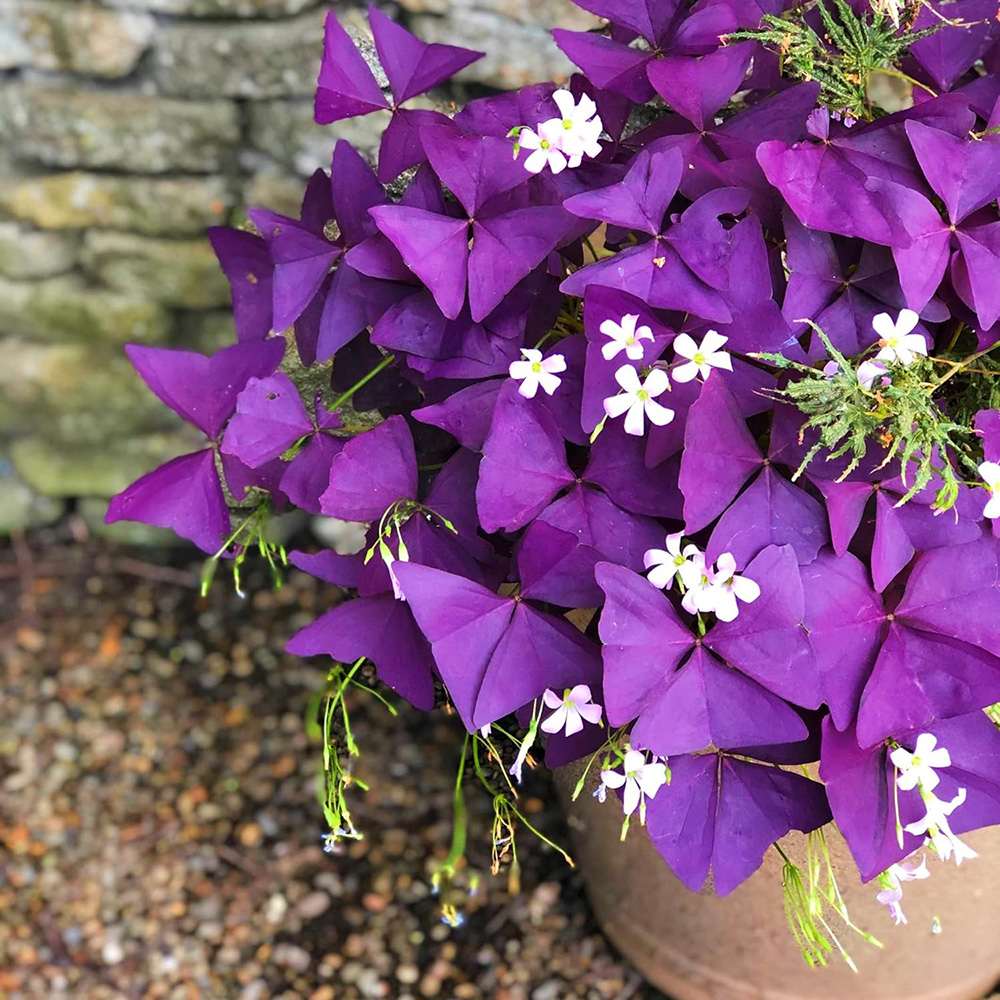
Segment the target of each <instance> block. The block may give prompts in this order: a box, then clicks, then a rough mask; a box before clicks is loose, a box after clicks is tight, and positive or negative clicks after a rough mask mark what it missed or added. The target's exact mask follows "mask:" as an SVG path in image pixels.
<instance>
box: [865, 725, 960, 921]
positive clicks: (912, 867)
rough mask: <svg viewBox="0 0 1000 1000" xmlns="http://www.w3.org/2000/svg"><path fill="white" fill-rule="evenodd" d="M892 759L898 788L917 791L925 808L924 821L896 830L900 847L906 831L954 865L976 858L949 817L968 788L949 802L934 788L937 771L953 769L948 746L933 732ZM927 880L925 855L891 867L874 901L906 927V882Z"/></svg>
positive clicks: (900, 749) (880, 879) (880, 881)
mask: <svg viewBox="0 0 1000 1000" xmlns="http://www.w3.org/2000/svg"><path fill="white" fill-rule="evenodd" d="M889 759H890V760H891V761H892V764H893V766H894V767H895V768H896V770H897V771H898V772H899V773H898V775H897V776H896V786H897V787H898V788H899V789H900V790H901V791H904V792H912V791H914V790H916V791H917V792H918V793H919V795H920V799H921V801H922V802H923V804H924V809H925V815H924V816H923V818H922V819H919V820H915V821H914V822H913V823H907V824H906V826H905V827H897V829H898V831H899V838H900V845H902V836H903V834H902V831H903V830H905V831H906V832H907V833H912V834H913V835H914V836H917V837H919V836H926V838H927V839H926V842H925V843H926V844H927V845H928V846H929V847H931V848H932V849H933V851H934V853H935V854H937V856H938V857H939V858H940V859H941V860H942V861H948V860H950V859H951V858H954V859H955V864H957V865H960V864H961V863H962V862H963V861H965V860H966V859H967V858H974V857H976V856H977V855H976V852H975V851H974V850H973V849H972V848H971V847H969V846H968V844H966V843H964V842H963V841H961V840H959V839H958V837H956V836H955V834H954V833H953V832H952V830H951V826H950V824H949V820H948V817H949V816H951V814H952V813H953V812H954V811H955V810H956V809H957V808H958V807H959V806H960V805H962V803H963V802H965V798H966V793H965V789H964V788H960V789H959V790H958V792H957V793H956V795H955V797H954V798H952V799H951V800H949V801H947V802H946V801H944V800H943V799H940V798H938V797H937V795H935V794H934V789H935V788H937V787H938V785H939V784H940V783H941V779H940V777H939V776H938V773H937V771H938V769H940V768H944V767H951V754H950V753H948V750H947V749H946V748H945V747H939V746H938V745H937V737H936V736H935V735H934V734H933V733H921V734H920V735H919V736H918V737H917V742H916V744H915V745H914V748H913V752H912V753H911V752H910V751H909V750H907V749H906V748H905V747H896V748H895V749H894V750H893V751H892V753H890V754H889ZM897 823H898V820H897ZM925 878H930V872H929V871H928V869H927V864H926V863H925V861H924V858H923V856H922V855H921V856H920V857H916V856H915V855H911V857H909V858H907V859H906V860H905V861H901V862H899V863H898V864H894V865H890V866H889V868H888V869H887V870H886V871H884V872H882V874H881V875H879V877H878V884H879V887H880V889H879V892H878V893H877V895H876V897H875V898H876V899H877V900H878V901H879V902H880V903H881V904H882V905H883V906H886V907H888V909H889V915H890V916H891V917H892V919H893V920H894V921H895V922H896V923H897V924H905V923H906V914H905V913H904V912H903V907H902V900H903V883H904V882H912V881H914V880H917V879H925Z"/></svg>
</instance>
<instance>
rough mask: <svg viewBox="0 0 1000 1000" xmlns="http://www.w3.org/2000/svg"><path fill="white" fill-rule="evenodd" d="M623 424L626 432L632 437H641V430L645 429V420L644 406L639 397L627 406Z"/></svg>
mask: <svg viewBox="0 0 1000 1000" xmlns="http://www.w3.org/2000/svg"><path fill="white" fill-rule="evenodd" d="M623 426H624V428H625V433H626V434H631V435H632V437H642V434H643V431H644V430H645V429H646V422H645V407H644V406H643V403H642V400H641V399H636V400H634V402H633V403H632V405H631V406H629V408H628V412H627V413H626V414H625V423H624V424H623Z"/></svg>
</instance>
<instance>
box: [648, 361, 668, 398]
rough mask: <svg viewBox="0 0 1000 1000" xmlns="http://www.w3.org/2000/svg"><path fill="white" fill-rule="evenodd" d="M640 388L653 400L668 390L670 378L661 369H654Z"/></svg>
mask: <svg viewBox="0 0 1000 1000" xmlns="http://www.w3.org/2000/svg"><path fill="white" fill-rule="evenodd" d="M642 387H643V389H645V390H646V392H648V393H649V394H650V396H653V397H654V398H655V397H657V396H662V395H663V394H664V393H665V392H666V391H667V390H668V389H669V388H670V376H669V375H667V373H666V372H665V371H664V370H663V369H662V368H654V369H653V370H652V371H651V372H650V373H649V374H648V375H647V376H646V381H645V382H644V383H643V385H642Z"/></svg>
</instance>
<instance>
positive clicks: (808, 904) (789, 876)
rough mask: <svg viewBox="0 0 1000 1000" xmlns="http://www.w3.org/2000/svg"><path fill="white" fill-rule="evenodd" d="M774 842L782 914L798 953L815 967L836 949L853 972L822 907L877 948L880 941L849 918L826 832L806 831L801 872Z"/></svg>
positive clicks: (843, 948)
mask: <svg viewBox="0 0 1000 1000" xmlns="http://www.w3.org/2000/svg"><path fill="white" fill-rule="evenodd" d="M774 846H775V849H776V850H777V851H778V853H779V854H780V855H781V859H782V862H783V865H782V870H781V884H782V888H783V889H784V900H785V918H786V919H787V921H788V928H789V930H790V931H791V933H792V937H794V938H795V942H796V944H797V945H798V946H799V949H800V951H801V952H802V957H803V958H804V959H805V961H806V963H807V964H808V965H809V966H810V967H811V968H815V967H816V966H824V965H826V964H827V959H828V958H829V956H830V955H832V954H833V953H834V952H836V953H837V954H839V955H840V957H841V959H843V961H844V962H845V963H846V964H847V966H848V968H850V969H851V970H852V971H853V972H857V971H858V968H857V966H856V965H855V964H854V960H853V959H852V958H851V956H850V955H849V954H848V952H847V949H846V948H845V947H844V946H843V944H841V942H840V939H839V938H838V937H837V934H836V932H835V931H834V929H833V927H832V926H831V924H830V920H828V919H827V912H826V911H827V910H832V911H833V913H835V914H836V915H837V917H839V918H840V920H841V921H842V922H843V924H844V927H845V928H846V929H847V930H849V931H851V932H852V933H854V934H857V935H858V936H859V937H861V938H862V939H863V940H864V941H866V942H867V943H868V944H870V945H872V946H873V947H875V948H881V947H882V944H881V942H880V941H878V939H877V938H875V937H873V936H872V935H871V934H869V933H868V932H867V931H864V930H862V929H861V928H860V927H858V926H857V925H856V924H855V923H854V922H853V921H852V920H851V917H850V914H849V913H848V912H847V904H846V903H845V902H844V897H843V896H842V895H841V893H840V887H839V886H838V885H837V876H836V874H835V872H834V870H833V862H832V861H831V859H830V849H829V847H828V846H827V843H826V834H825V833H824V832H823V830H814V831H813V832H812V833H810V834H809V836H808V839H807V841H806V867H805V871H804V872H803V870H802V869H801V868H799V867H798V865H796V864H795V863H794V862H793V861H792V860H791V858H789V857H788V855H787V854H786V853H785V852H784V850H782V847H781V845H780V844H775V845H774Z"/></svg>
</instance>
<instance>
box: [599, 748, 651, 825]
mask: <svg viewBox="0 0 1000 1000" xmlns="http://www.w3.org/2000/svg"><path fill="white" fill-rule="evenodd" d="M666 783H667V768H666V765H665V764H664V763H662V761H659V760H654V761H651V762H650V763H646V754H645V753H644V752H643V751H642V750H629V751H628V752H627V753H626V754H625V760H624V762H623V764H622V770H621V771H620V772H619V771H601V784H602V785H604V786H606V787H607V788H621V787H622V785H624V786H625V791H624V792H623V793H622V807H623V809H624V810H625V815H626V816H631V815H632V813H634V812H635V811H636V809H638V810H639V816H640V819H641V820H642V822H645V821H646V817H645V813H646V799H652V798H654V797H655V796H656V793H657V792H658V791H659V790H660V789H661V788H662V787H663V786H664V785H665V784H666Z"/></svg>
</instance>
